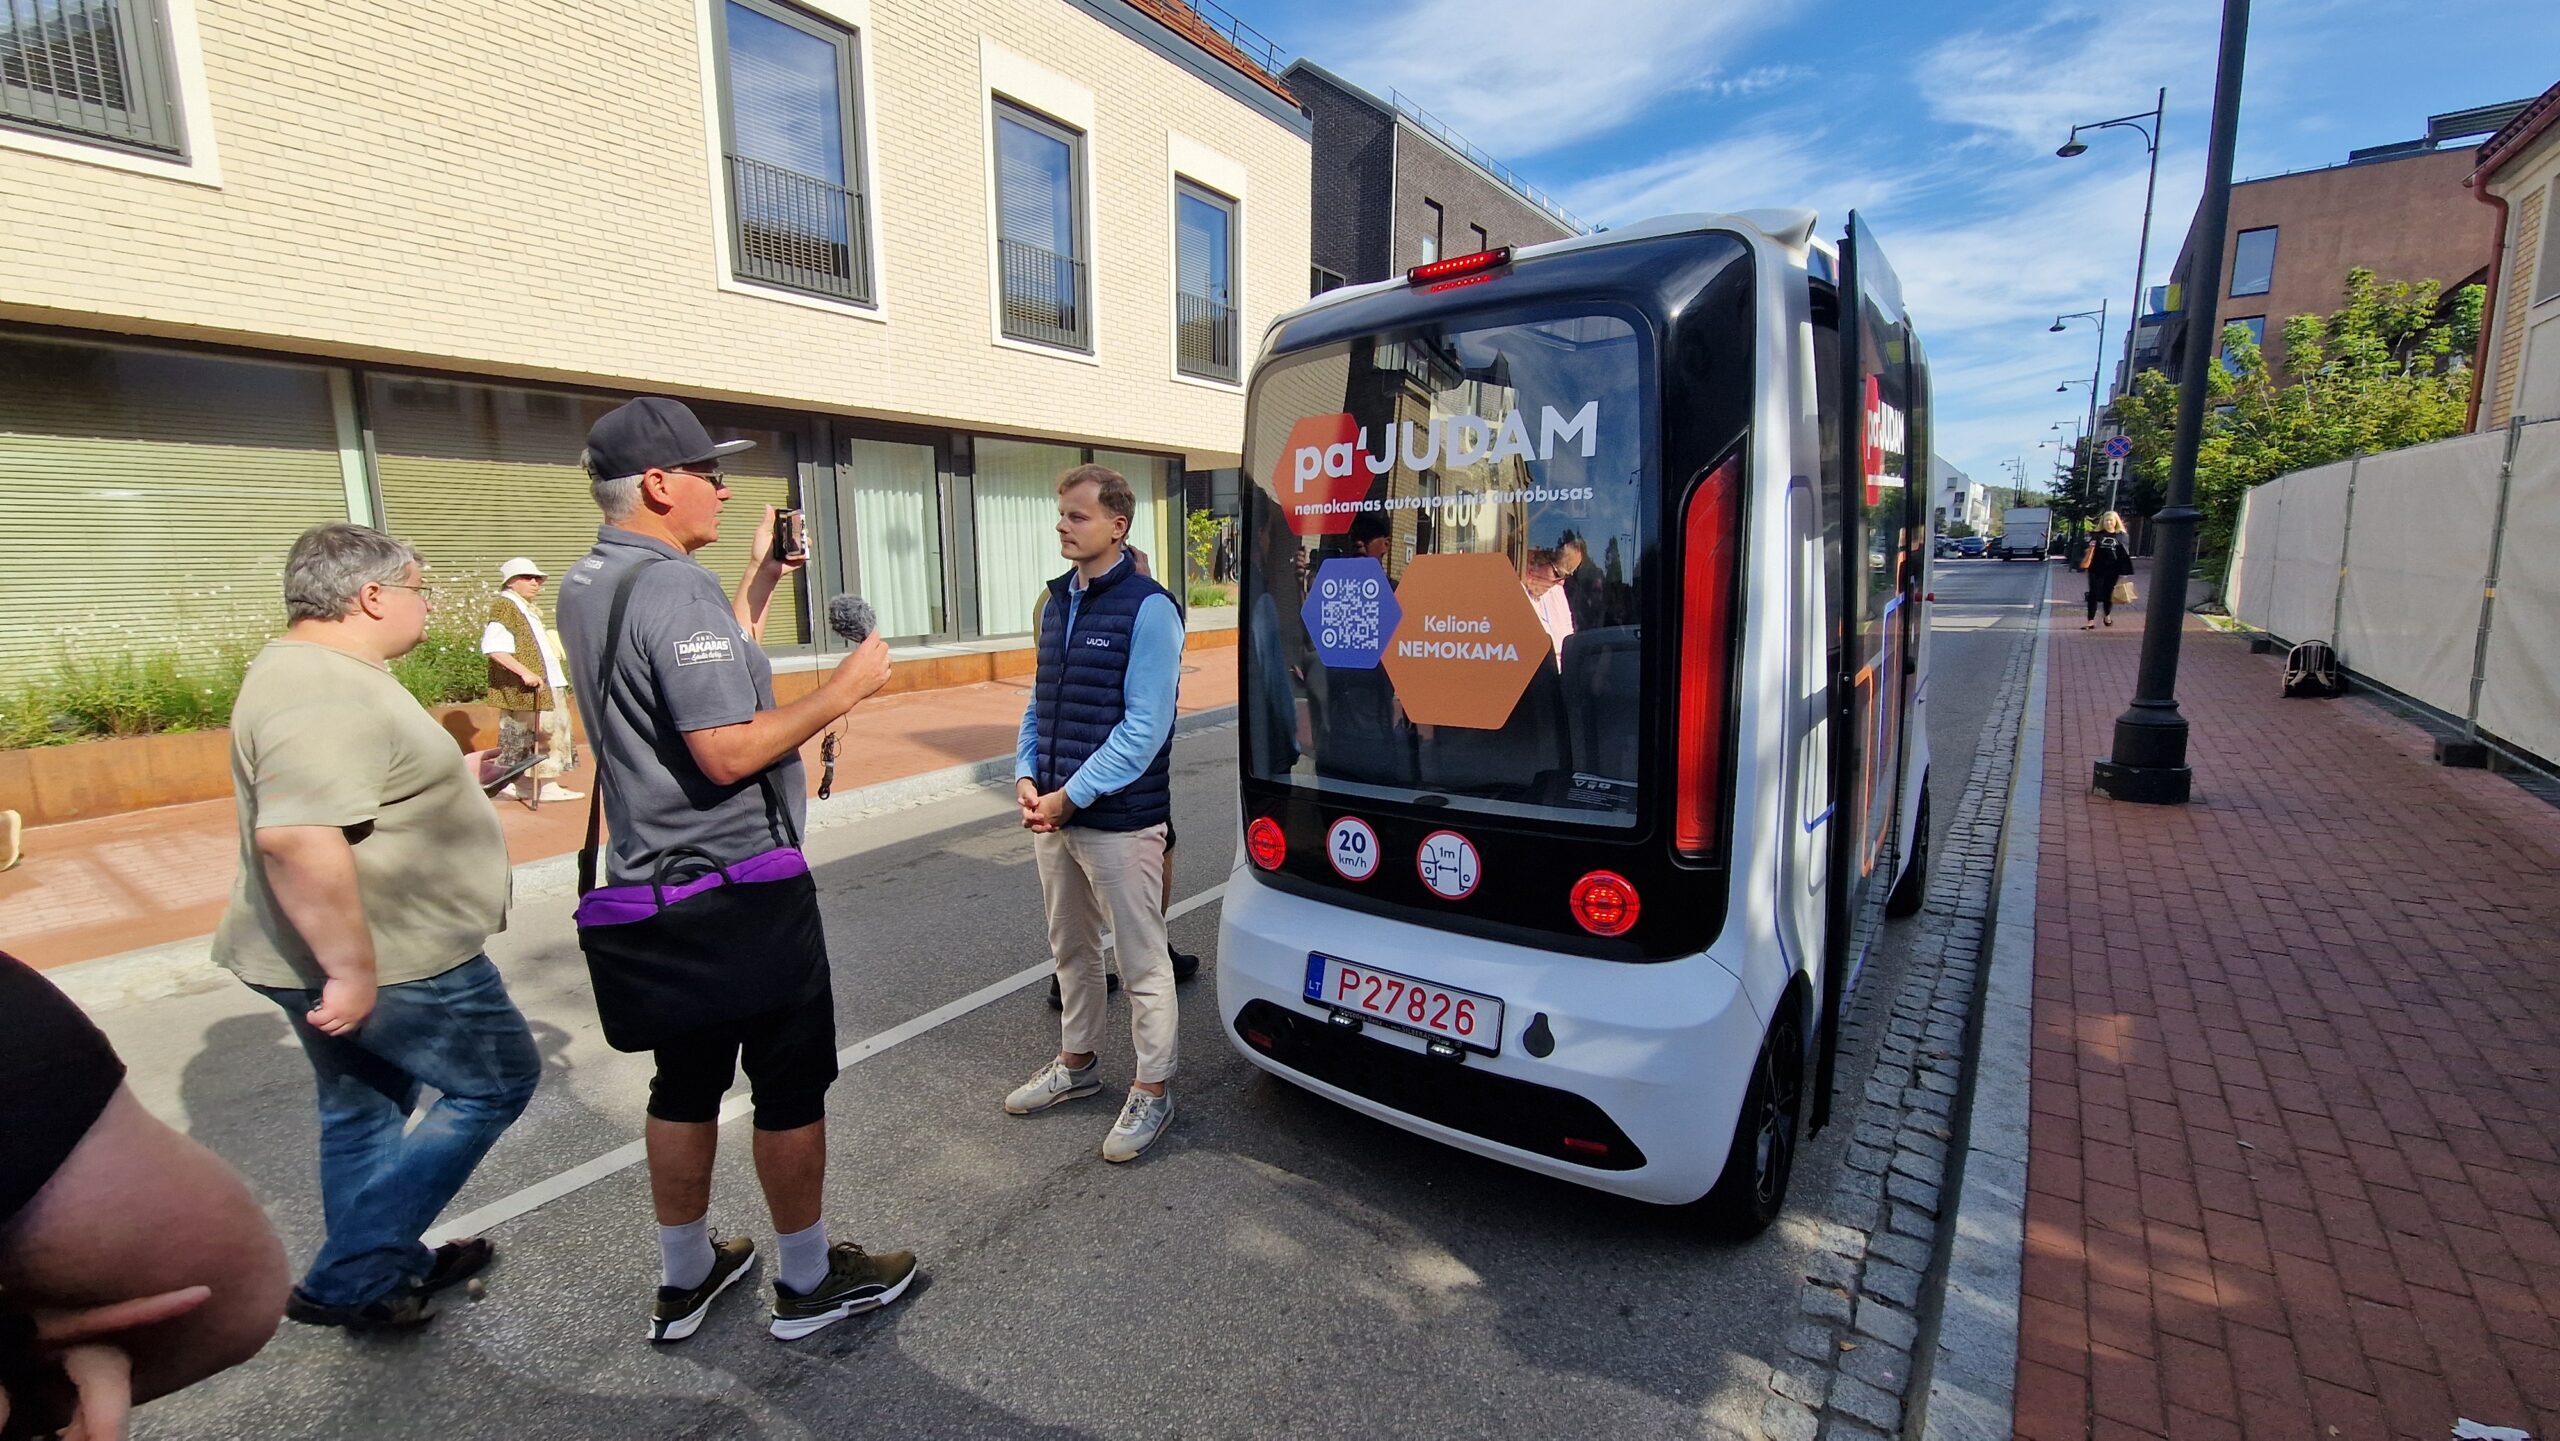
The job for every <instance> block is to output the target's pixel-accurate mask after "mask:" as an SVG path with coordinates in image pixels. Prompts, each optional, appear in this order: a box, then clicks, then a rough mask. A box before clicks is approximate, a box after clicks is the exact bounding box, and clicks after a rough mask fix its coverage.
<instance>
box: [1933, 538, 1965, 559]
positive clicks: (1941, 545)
mask: <svg viewBox="0 0 2560 1441" xmlns="http://www.w3.org/2000/svg"><path fill="white" fill-rule="evenodd" d="M1961 544H1962V543H1961V542H1959V541H1958V540H1957V539H1956V538H1955V537H1954V536H1952V535H1942V536H1939V537H1938V543H1937V545H1936V547H1935V548H1934V550H1933V551H1932V553H1933V554H1935V555H1936V556H1937V557H1938V559H1940V560H1945V559H1946V558H1947V557H1948V556H1951V555H1957V554H1961V553H1962V552H1961Z"/></svg>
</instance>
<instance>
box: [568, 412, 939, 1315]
mask: <svg viewBox="0 0 2560 1441" xmlns="http://www.w3.org/2000/svg"><path fill="white" fill-rule="evenodd" d="M753 443H754V442H752V441H745V440H726V441H714V440H713V439H712V438H711V435H710V433H709V432H708V431H706V430H704V429H703V428H702V422H701V421H700V420H697V419H696V418H695V417H694V414H693V412H692V411H691V410H689V409H687V408H686V407H685V406H684V405H682V404H681V403H679V402H677V401H673V400H667V399H664V398H661V397H657V396H646V397H643V398H641V399H638V400H634V401H630V402H628V403H626V404H624V405H622V406H619V407H617V408H616V409H614V410H613V411H611V412H609V413H608V414H606V415H605V416H604V418H603V419H601V420H598V421H597V422H596V424H595V428H594V429H593V430H591V431H589V432H588V434H587V453H586V456H585V462H586V467H587V472H588V475H589V477H590V478H591V479H592V481H593V482H594V487H595V498H596V506H597V508H598V509H599V510H601V511H603V513H604V526H603V527H602V528H601V529H600V530H598V531H597V532H596V546H595V549H594V550H591V551H589V552H588V553H587V554H586V555H585V557H584V558H582V559H580V560H579V561H578V562H577V564H575V565H573V566H571V567H570V569H569V574H568V576H567V579H566V581H565V583H564V584H563V585H562V587H561V592H560V600H559V612H560V630H561V633H562V636H563V638H564V639H565V640H566V642H567V644H568V650H569V670H570V682H571V685H572V686H573V687H574V688H575V691H576V694H577V699H578V705H579V708H580V710H581V711H582V712H583V713H584V714H585V716H586V723H587V741H588V744H589V746H590V747H591V748H592V749H593V750H594V752H595V756H596V769H597V780H596V786H597V789H598V791H599V792H600V794H601V798H602V802H603V805H604V813H605V817H606V819H607V820H608V821H609V822H610V823H611V829H612V833H613V834H612V846H611V852H610V867H611V870H612V873H613V875H614V877H615V878H616V879H617V880H621V881H626V882H629V881H645V880H647V879H649V878H650V877H651V876H652V875H653V874H655V873H656V871H657V868H658V866H659V863H660V861H661V859H662V858H664V857H666V856H667V855H668V854H669V853H670V852H673V851H675V850H677V849H679V848H683V849H685V850H686V851H687V852H689V854H690V855H691V856H692V857H695V858H699V859H700V860H701V861H702V862H704V863H708V864H717V865H720V866H728V865H732V864H735V863H737V862H740V861H744V860H746V859H747V858H748V857H750V856H756V855H760V854H762V853H764V852H767V851H771V850H773V849H774V848H776V847H777V846H791V845H796V844H797V841H798V838H799V837H800V836H801V835H802V834H803V833H804V832H805V830H806V828H807V821H808V783H807V781H806V780H805V779H804V777H803V776H802V773H801V767H800V747H801V745H802V744H804V743H805V742H807V741H808V740H809V738H810V737H812V736H815V735H817V734H818V733H819V732H820V731H822V730H825V729H826V728H827V727H829V726H831V725H833V724H834V723H835V722H836V721H837V720H839V719H841V718H842V717H843V716H844V715H845V713H846V712H848V711H850V710H852V709H853V708H854V707H855V706H856V705H858V704H860V703H861V702H862V701H863V700H864V699H865V698H867V697H869V696H870V695H871V694H872V693H874V692H875V691H877V690H879V689H880V687H881V685H882V684H884V683H885V682H886V681H887V680H888V678H889V651H888V647H887V646H886V645H885V644H884V643H883V642H882V641H881V640H880V638H879V637H877V636H873V637H872V638H870V639H869V640H866V641H864V642H863V643H862V645H860V646H859V647H857V648H856V649H855V650H854V652H853V654H851V655H849V656H847V657H845V659H844V660H843V661H842V662H841V663H839V664H838V665H837V666H836V668H835V670H834V672H833V673H832V674H830V675H829V676H828V677H827V678H826V679H825V680H824V681H822V682H821V683H820V684H819V685H818V687H817V688H816V689H815V690H813V691H811V692H810V693H809V694H807V695H805V696H802V697H801V698H800V699H798V700H795V701H793V702H791V703H790V704H789V705H777V704H775V702H774V696H773V666H772V663H771V662H770V661H768V660H766V658H765V654H764V652H763V650H762V649H760V648H759V647H758V645H757V641H758V639H759V638H760V637H761V636H762V634H763V630H764V614H765V609H766V607H767V606H768V605H769V604H770V603H771V602H772V599H773V592H774V588H775V586H777V585H778V584H780V583H781V580H782V577H783V576H784V575H785V574H787V573H788V572H789V571H790V570H791V569H792V568H793V567H795V566H796V565H798V564H799V562H798V561H796V560H784V559H782V558H781V557H779V556H777V555H775V554H774V553H773V552H774V551H775V549H776V547H775V546H774V545H773V543H772V542H773V537H772V531H773V516H772V513H771V512H769V511H768V512H767V514H766V515H765V517H764V519H763V521H762V523H761V524H760V525H759V526H758V528H757V534H756V540H755V545H754V549H753V555H752V559H751V560H750V561H749V563H748V570H747V574H746V576H745V577H744V578H743V580H742V583H741V584H740V586H739V590H738V595H737V597H736V599H735V601H734V602H733V601H732V600H731V598H730V597H729V596H728V595H727V594H725V593H723V592H722V590H721V588H720V582H719V581H718V580H716V579H714V578H713V577H712V575H711V573H710V572H709V571H707V570H705V569H703V568H702V566H701V565H699V564H698V563H696V562H695V561H694V560H692V558H691V557H692V555H693V553H694V552H695V551H698V550H700V549H702V548H703V547H704V546H706V545H709V544H711V543H712V542H713V541H714V540H717V539H718V538H719V535H720V510H721V507H722V506H723V505H725V504H726V503H727V501H728V499H729V490H728V486H727V485H726V484H725V483H724V482H723V480H722V478H721V473H720V458H721V457H722V456H725V455H729V454H732V453H734V452H736V451H740V450H744V449H746V448H748V447H749V446H750V445H752V444H753ZM635 570H636V572H637V574H636V575H635V574H633V572H634V571H635ZM626 577H628V578H629V585H628V599H627V600H626V601H625V602H624V609H623V615H622V618H621V632H620V635H619V636H618V637H617V638H616V639H615V641H614V643H613V647H612V654H610V655H608V654H606V632H607V630H608V629H609V627H610V626H611V623H612V611H613V609H614V596H615V593H616V591H617V590H619V589H622V588H623V587H624V583H625V580H626ZM820 949H821V950H822V949H823V941H821V942H820ZM751 959H756V958H749V957H743V956H739V955H731V954H705V955H703V956H702V957H701V971H700V976H699V982H698V985H699V992H698V994H699V996H700V997H701V1008H702V1010H703V1011H704V1013H706V1014H717V1013H719V1012H720V1011H721V1010H722V1009H724V1008H725V1007H724V1005H723V1003H724V1001H725V1000H726V999H727V997H726V996H725V995H724V992H727V991H728V990H729V988H730V986H731V984H732V978H733V976H734V975H735V974H736V973H737V971H738V970H739V969H740V968H741V966H742V965H743V964H744V963H745V962H747V961H749V960H751ZM813 960H814V963H815V964H814V973H815V984H814V987H813V989H812V990H810V991H809V992H808V993H806V994H804V995H802V996H801V998H800V999H798V1000H795V1001H793V1002H790V1003H788V1004H785V1005H782V1006H780V1007H779V1008H777V1009H773V1010H769V1011H765V1012H763V1013H760V1014H756V1015H751V1016H747V1017H745V1018H743V1019H740V1020H735V1021H725V1022H721V1023H718V1024H713V1025H708V1026H704V1027H702V1028H700V1029H699V1030H695V1031H692V1032H690V1033H687V1034H683V1035H680V1036H677V1037H675V1038H674V1039H669V1040H663V1041H661V1042H660V1043H658V1044H656V1045H654V1047H653V1049H654V1051H655V1054H656V1060H657V1074H656V1076H655V1078H654V1079H652V1080H651V1082H650V1084H649V1121H648V1129H647V1143H648V1156H649V1192H650V1197H651V1199H652V1201H653V1202H654V1203H655V1205H656V1209H657V1217H658V1248H659V1260H660V1263H661V1268H662V1274H661V1277H660V1280H661V1284H660V1286H659V1288H658V1294H657V1300H656V1304H655V1306H654V1308H653V1309H652V1312H651V1315H650V1321H649V1335H650V1339H651V1340H654V1341H681V1340H683V1339H684V1338H686V1337H688V1336H690V1335H692V1334H693V1333H694V1331H695V1330H696V1329H698V1328H699V1327H700V1326H701V1324H702V1320H703V1316H704V1314H705V1313H706V1312H708V1311H709V1309H710V1307H711V1302H712V1300H713V1299H714V1298H715V1297H717V1296H718V1295H719V1294H720V1293H721V1292H722V1291H724V1290H726V1289H728V1287H729V1286H730V1285H732V1284H733V1283H735V1282H736V1281H737V1280H738V1279H739V1278H740V1277H742V1276H744V1275H745V1274H746V1272H747V1270H748V1269H749V1268H750V1267H751V1266H753V1265H754V1263H755V1245H754V1243H753V1242H751V1241H749V1240H748V1239H747V1238H745V1237H743V1236H740V1237H733V1238H730V1239H726V1240H720V1239H716V1238H714V1237H713V1236H712V1235H711V1233H710V1230H709V1221H710V1206H711V1167H712V1161H713V1158H714V1156H715V1154H716V1152H717V1149H718V1146H719V1135H720V1131H719V1115H720V1100H721V1096H722V1095H723V1094H724V1093H725V1092H726V1091H727V1090H728V1089H729V1084H730V1079H731V1077H732V1075H733V1074H734V1071H735V1068H736V1067H737V1065H738V1064H739V1063H740V1061H741V1059H743V1061H744V1063H745V1066H746V1072H747V1079H748V1080H749V1082H751V1083H752V1085H753V1087H754V1091H755V1132H756V1134H755V1166H756V1176H757V1179H758V1180H760V1181H761V1182H762V1183H763V1186H764V1195H765V1204H766V1206H767V1208H768V1209H769V1210H770V1211H771V1213H772V1216H773V1227H774V1234H775V1236H776V1237H777V1238H778V1239H777V1242H776V1250H777V1251H778V1252H779V1255H778V1257H777V1261H776V1266H775V1271H776V1274H775V1277H774V1305H773V1321H772V1326H771V1330H772V1332H773V1335H774V1336H775V1337H777V1338H778V1339H782V1340H792V1339H796V1338H798V1337H801V1336H806V1335H808V1334H810V1333H811V1332H814V1331H817V1330H819V1329H821V1328H823V1327H825V1326H828V1325H831V1324H833V1323H834V1322H836V1321H839V1320H842V1319H843V1318H844V1317H846V1316H849V1315H852V1314H854V1313H855V1312H857V1311H866V1310H871V1309H873V1308H876V1307H880V1306H885V1305H887V1304H889V1303H890V1302H892V1301H895V1300H897V1299H898V1297H899V1296H900V1295H902V1294H904V1293H905V1291H906V1289H907V1286H908V1283H909V1282H911V1281H912V1280H914V1278H915V1270H916V1261H915V1257H914V1256H913V1255H912V1254H910V1253H908V1252H905V1251H884V1252H880V1253H877V1254H873V1253H869V1252H866V1251H865V1250H864V1249H863V1248H862V1247H860V1246H857V1245H855V1244H853V1243H852V1242H850V1241H844V1242H838V1243H836V1244H835V1245H834V1246H832V1247H830V1246H829V1245H828V1243H827V1227H826V1220H825V1218H824V1216H823V1215H822V1214H821V1212H820V1200H821V1193H822V1190H823V1184H824V1181H825V1178H826V1167H827V1136H826V1093H827V1088H828V1087H829V1086H831V1085H833V1084H834V1082H835V1078H836V1028H835V999H834V994H833V992H832V990H831V989H830V988H829V987H828V985H827V984H826V974H827V972H826V967H825V958H824V956H823V955H820V956H816V957H814V958H813ZM679 988H680V989H681V988H682V987H681V985H680V987H679ZM679 999H680V1000H681V999H682V998H681V997H679ZM608 1019H610V1018H608Z"/></svg>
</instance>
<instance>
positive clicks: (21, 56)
mask: <svg viewBox="0 0 2560 1441" xmlns="http://www.w3.org/2000/svg"><path fill="white" fill-rule="evenodd" d="M0 123H5V124H8V125H11V126H15V127H18V128H21V129H26V130H33V131H37V132H39V133H50V134H59V135H73V136H78V137H80V138H82V139H87V140H99V141H104V142H106V143H108V144H110V145H115V146H119V147H122V148H125V149H130V150H141V151H148V152H151V153H154V154H160V155H181V154H184V153H185V137H184V135H183V133H182V131H181V128H180V126H179V124H178V96H177V86H176V84H175V82H174V78H173V75H172V72H171V66H170V57H169V39H168V23H167V17H166V16H165V15H164V14H163V13H162V10H161V0H12V3H10V4H8V5H7V6H5V7H0Z"/></svg>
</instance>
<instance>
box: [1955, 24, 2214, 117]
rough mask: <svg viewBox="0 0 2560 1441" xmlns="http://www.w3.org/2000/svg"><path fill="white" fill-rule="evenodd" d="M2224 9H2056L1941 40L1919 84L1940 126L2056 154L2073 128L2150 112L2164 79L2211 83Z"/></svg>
mask: <svg viewBox="0 0 2560 1441" xmlns="http://www.w3.org/2000/svg"><path fill="white" fill-rule="evenodd" d="M2220 11H2221V6H2220V5H2219V4H2216V3H2213V0H2163V3H2160V4H2155V5H2144V6H2124V5H2118V6H2109V7H2106V8H2103V9H2089V10H2084V9H2078V8H2056V9H2053V10H2050V11H2048V12H2047V13H2046V14H2045V16H2044V18H2043V19H2041V20H2038V21H2035V22H2033V23H2030V24H2026V25H2018V26H2004V27H2001V28H1997V29H1982V30H1972V31H1967V32H1966V33H1964V34H1961V35H1956V36H1953V37H1950V38H1948V39H1946V40H1942V41H1940V42H1939V43H1938V44H1936V45H1933V46H1931V47H1930V48H1929V49H1928V50H1927V51H1925V52H1923V53H1922V55H1921V56H1920V60H1919V64H1918V66H1917V67H1916V69H1915V72H1914V75H1915V81H1916V83H1917V84H1918V86H1919V89H1920V95H1921V99H1922V101H1923V103H1925V104H1926V105H1927V106H1928V108H1929V112H1930V113H1931V114H1932V115H1934V116H1936V117H1937V118H1938V119H1939V120H1941V121H1943V122H1945V123H1947V124H1950V125H1955V126H1959V127H1961V128H1963V129H1964V130H1966V131H1968V132H1973V133H1974V135H1975V138H1977V139H1983V140H1990V141H1994V142H2009V143H2012V144H2014V145H2016V146H2021V147H2025V146H2032V147H2036V148H2038V149H2041V150H2042V151H2044V152H2045V153H2048V154H2049V153H2051V151H2052V150H2053V148H2054V147H2055V146H2057V145H2060V144H2061V143H2062V140H2063V137H2064V136H2066V135H2068V134H2070V133H2071V127H2072V126H2074V125H2077V124H2083V123H2086V122H2088V121H2092V120H2106V119H2111V118H2113V117H2115V116H2117V115H2122V114H2126V113H2129V112H2131V111H2135V110H2148V109H2149V108H2150V107H2149V106H2147V105H2144V104H2143V103H2142V102H2143V101H2145V100H2149V99H2152V98H2153V94H2152V92H2153V89H2154V87H2156V86H2158V85H2159V84H2161V83H2162V80H2163V78H2164V77H2165V78H2175V79H2181V80H2183V79H2185V78H2186V77H2189V76H2196V75H2201V76H2202V77H2203V79H2204V80H2205V81H2206V82H2207V83H2208V84H2209V83H2210V81H2211V78H2212V74H2213V55H2214V46H2215V43H2216V38H2217V34H2218V31H2217V28H2216V27H2217V24H2218V19H2219V15H2220ZM2193 98H2196V97H2190V99H2193ZM2124 139H2125V143H2127V144H2128V145H2135V144H2139V143H2140V142H2139V141H2138V140H2137V139H2136V138H2135V137H2133V136H2131V135H2126V136H2125V137H2124Z"/></svg>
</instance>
